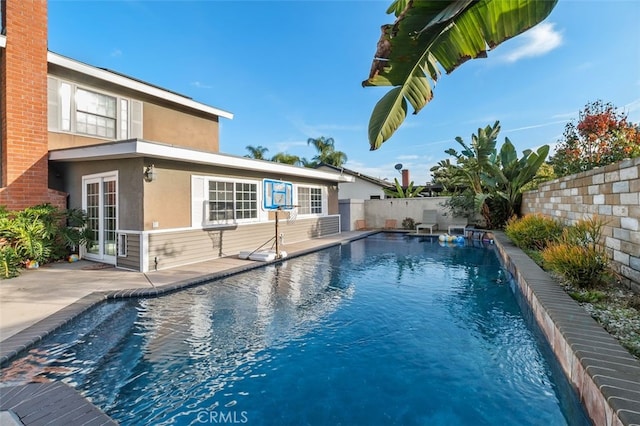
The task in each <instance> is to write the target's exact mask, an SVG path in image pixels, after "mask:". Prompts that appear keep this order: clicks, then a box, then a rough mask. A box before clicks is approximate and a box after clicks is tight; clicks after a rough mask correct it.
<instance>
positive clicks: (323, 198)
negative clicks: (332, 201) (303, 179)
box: [295, 185, 328, 217]
mask: <svg viewBox="0 0 640 426" xmlns="http://www.w3.org/2000/svg"><path fill="white" fill-rule="evenodd" d="M301 189H308V190H309V195H310V196H311V190H319V192H320V208H321V211H320V213H314V212H313V211H312V209H313V204H312V203H311V201H312V200H311V198H310V199H309V203H310V204H309V205H308V206H305V207H308V208H309V211H310V212H309V213H303V211H302V210H301V207H302V206H301V203H302V200H301V199H300V190H301ZM295 193H296V202H295V204H296V205H298V216H305V217H314V216H316V217H317V216H325V215H326V212H327V210H328V208H327V204H328V192H327V188H326V187H324V186H320V185H296V191H295Z"/></svg>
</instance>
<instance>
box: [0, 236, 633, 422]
mask: <svg viewBox="0 0 640 426" xmlns="http://www.w3.org/2000/svg"><path fill="white" fill-rule="evenodd" d="M379 232H383V231H380V230H373V231H369V232H363V233H362V234H359V235H355V236H351V237H347V238H344V239H341V240H339V241H332V242H328V243H324V244H318V245H316V246H314V247H311V248H307V249H301V250H296V251H295V252H293V253H289V255H288V257H287V258H294V257H299V256H304V255H306V254H309V253H313V252H316V251H319V250H323V249H326V248H329V247H334V246H338V245H344V244H348V243H350V242H352V241H356V240H359V239H362V238H366V237H368V236H369V235H372V234H376V233H379ZM493 236H494V241H495V243H496V244H495V245H496V247H497V249H498V250H497V254H498V256H499V258H500V260H501V262H502V264H503V266H504V267H505V269H507V270H508V271H509V272H510V273H511V274H512V275H513V277H514V279H515V282H516V284H517V285H518V288H519V290H520V291H521V293H522V295H523V296H524V298H525V299H526V301H527V303H528V304H529V306H530V309H531V311H532V313H533V317H534V318H535V320H536V322H537V324H538V326H539V327H540V330H541V331H542V333H543V334H544V335H545V337H546V339H547V341H548V343H549V345H550V347H551V348H552V351H553V352H554V354H555V356H556V358H557V360H558V362H559V364H560V366H561V368H562V370H563V372H564V374H565V375H566V377H567V378H568V380H569V381H570V383H571V384H572V386H573V387H574V390H575V392H576V393H577V395H578V396H579V398H580V402H581V403H582V404H583V406H584V407H585V409H586V410H587V413H588V415H589V417H590V418H591V420H592V421H593V422H594V424H596V425H627V426H632V425H640V362H639V361H638V360H637V359H635V358H633V357H632V356H631V355H630V354H629V352H628V351H627V350H626V349H624V348H623V347H622V346H621V345H620V344H619V342H618V341H617V340H616V339H615V338H613V337H612V336H611V335H610V334H609V333H608V332H606V331H605V330H604V329H603V328H602V326H600V325H599V324H598V323H597V322H596V321H595V320H594V319H593V318H591V316H590V315H589V314H588V313H587V312H586V311H585V310H584V308H582V307H581V306H579V305H578V303H577V302H575V301H574V300H573V299H571V297H570V296H569V295H568V294H566V292H565V291H564V290H563V289H562V287H561V286H560V285H558V283H557V282H556V281H555V280H554V279H553V278H552V277H551V276H550V275H549V274H548V273H546V272H545V271H543V270H542V269H541V268H540V267H539V266H538V265H537V264H536V263H535V262H533V260H531V259H530V258H529V257H528V256H527V255H526V254H525V253H524V252H523V251H522V250H520V249H519V248H517V247H516V246H515V245H513V243H512V242H511V241H510V240H509V239H508V238H507V237H506V236H505V235H504V234H503V233H501V232H493ZM284 260H285V261H286V259H284ZM282 261H283V260H274V261H270V262H260V263H258V262H256V263H252V264H247V265H243V266H240V267H234V268H230V269H227V270H223V271H219V272H215V273H211V274H205V275H202V276H199V277H197V278H191V279H186V280H182V281H176V282H174V283H169V284H164V285H159V286H157V287H153V288H134V289H127V290H117V291H98V292H93V293H91V294H89V295H87V296H85V297H83V298H82V299H80V300H78V301H77V302H75V303H72V304H70V305H68V306H66V307H65V308H63V309H61V310H59V311H58V312H56V313H54V314H52V315H50V316H48V317H47V318H45V319H43V320H41V321H39V322H37V323H36V324H33V325H32V326H30V327H28V328H26V329H25V330H23V331H21V332H19V333H17V334H15V335H13V336H11V337H9V338H7V339H5V340H4V341H3V342H2V348H0V366H4V365H5V364H7V363H8V362H10V361H11V360H13V359H14V358H16V357H18V356H19V355H21V354H22V353H23V352H25V351H26V350H28V349H29V348H30V347H32V346H33V345H35V344H37V343H38V342H40V341H41V340H42V339H43V338H44V337H46V336H47V335H49V334H51V333H52V332H54V331H56V330H57V329H59V328H60V327H62V326H63V325H65V324H66V323H68V322H69V321H71V320H72V319H73V318H75V317H76V316H78V315H79V314H81V313H82V312H84V311H86V310H88V309H90V308H91V307H93V306H95V305H96V304H98V303H100V302H102V301H105V300H115V299H127V298H132V297H155V296H160V295H164V294H168V293H171V292H174V291H178V290H181V289H184V288H187V287H192V286H196V285H199V284H202V283H204V282H207V281H211V280H216V279H220V278H224V277H228V276H231V275H235V274H239V273H242V272H245V271H249V270H252V269H256V268H261V267H264V266H265V265H268V264H275V263H279V262H282ZM12 388H13V387H6V388H2V389H1V390H2V392H6V391H8V390H11V389H12ZM74 392H75V391H74ZM76 394H77V395H78V396H79V397H80V398H81V400H78V404H80V401H83V403H84V404H89V405H91V406H93V405H92V404H91V403H90V402H89V401H88V400H86V399H85V398H84V397H82V396H81V395H80V394H79V393H76ZM93 407H95V406H93ZM95 408H96V409H97V410H99V408H97V407H95ZM100 412H101V411H100ZM50 415H51V417H50V418H49V420H54V419H55V416H56V413H55V412H54V411H52V412H51V413H50ZM105 416H106V415H105Z"/></svg>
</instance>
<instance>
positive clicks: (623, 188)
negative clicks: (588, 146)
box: [522, 158, 640, 290]
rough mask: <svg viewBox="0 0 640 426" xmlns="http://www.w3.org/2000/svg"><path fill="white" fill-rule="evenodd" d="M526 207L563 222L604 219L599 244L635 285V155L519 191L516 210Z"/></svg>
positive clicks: (639, 229)
mask: <svg viewBox="0 0 640 426" xmlns="http://www.w3.org/2000/svg"><path fill="white" fill-rule="evenodd" d="M528 213H541V214H543V215H545V216H549V217H553V218H557V219H559V220H561V221H562V222H563V223H565V224H573V223H575V222H576V221H578V220H580V219H586V218H590V217H594V216H598V217H599V218H601V219H603V220H605V221H606V226H605V227H604V232H603V236H604V244H605V246H606V249H607V251H608V253H609V255H610V257H611V259H612V260H613V262H612V263H613V267H614V269H615V270H616V271H617V272H618V273H619V274H620V275H621V276H622V278H623V280H624V281H625V283H626V284H629V285H631V286H633V287H635V289H637V290H638V289H640V158H635V159H632V160H624V161H622V162H620V163H616V164H611V165H609V166H606V167H601V168H597V169H594V170H589V171H587V172H583V173H578V174H575V175H571V176H566V177H563V178H560V179H556V180H553V181H550V182H545V183H543V184H542V185H540V187H539V188H538V190H537V191H529V192H527V193H525V194H524V196H523V200H522V214H528Z"/></svg>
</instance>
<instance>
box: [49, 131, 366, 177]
mask: <svg viewBox="0 0 640 426" xmlns="http://www.w3.org/2000/svg"><path fill="white" fill-rule="evenodd" d="M136 157H149V158H159V159H165V160H174V161H183V162H187V163H194V164H204V165H211V166H222V167H226V168H231V169H239V170H251V171H261V172H264V171H265V170H268V174H269V175H270V176H273V177H277V178H280V179H283V178H284V177H286V176H296V177H305V178H312V179H319V180H324V181H330V182H353V181H354V180H355V179H354V178H352V177H349V176H344V175H340V174H339V173H332V172H325V171H320V170H316V169H310V168H306V167H297V166H291V165H288V164H282V163H276V162H272V161H264V160H254V159H251V158H245V157H237V156H233V155H226V154H217V153H211V152H205V151H197V150H193V149H188V148H182V147H176V146H173V145H167V144H161V143H156V142H149V141H145V140H141V139H129V140H126V141H119V142H114V143H107V144H100V145H91V146H86V147H77V148H66V149H59V150H53V151H50V152H49V160H51V161H70V162H77V161H95V160H116V159H122V158H136Z"/></svg>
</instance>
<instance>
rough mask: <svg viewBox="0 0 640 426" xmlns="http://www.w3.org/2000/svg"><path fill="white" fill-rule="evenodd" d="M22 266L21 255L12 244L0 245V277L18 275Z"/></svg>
mask: <svg viewBox="0 0 640 426" xmlns="http://www.w3.org/2000/svg"><path fill="white" fill-rule="evenodd" d="M19 268H20V256H18V253H16V250H15V249H14V248H13V247H11V246H10V245H8V244H6V242H5V243H4V244H3V245H0V278H2V279H6V278H13V277H16V276H18V273H19V272H18V270H19Z"/></svg>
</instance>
